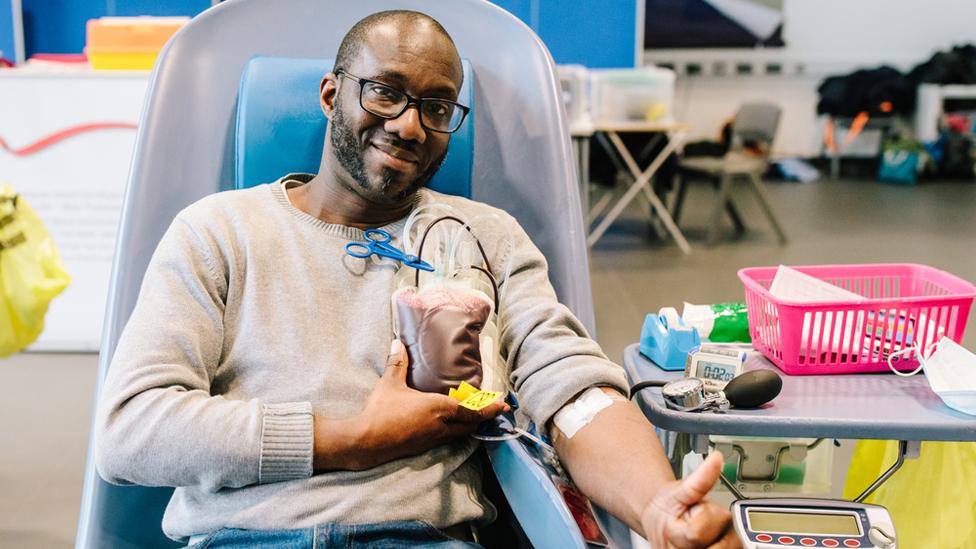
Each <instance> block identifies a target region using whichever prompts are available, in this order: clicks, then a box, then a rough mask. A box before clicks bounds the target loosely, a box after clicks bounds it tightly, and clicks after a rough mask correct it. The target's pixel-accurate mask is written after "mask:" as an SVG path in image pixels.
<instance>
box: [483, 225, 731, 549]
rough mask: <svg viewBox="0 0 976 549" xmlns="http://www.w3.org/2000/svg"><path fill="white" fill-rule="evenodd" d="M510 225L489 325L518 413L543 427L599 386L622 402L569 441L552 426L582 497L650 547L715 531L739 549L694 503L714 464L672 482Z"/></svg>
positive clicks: (726, 526) (615, 369) (614, 371)
mask: <svg viewBox="0 0 976 549" xmlns="http://www.w3.org/2000/svg"><path fill="white" fill-rule="evenodd" d="M509 221H510V225H509V228H508V231H506V235H507V236H508V237H509V238H512V239H513V246H512V247H511V251H510V252H509V254H510V256H509V257H506V258H505V261H502V262H498V263H497V264H498V265H505V264H506V263H508V264H509V265H510V269H511V270H510V275H509V277H508V278H507V279H506V280H504V282H503V283H502V285H501V287H500V297H501V306H500V307H499V311H498V312H499V323H498V325H499V333H500V336H501V338H500V339H501V348H502V351H503V353H504V355H505V357H506V359H507V362H508V365H509V367H510V369H511V381H512V385H513V388H514V389H515V391H516V392H517V393H518V396H519V402H520V404H521V405H522V411H523V412H525V413H526V414H527V415H528V416H529V417H530V418H532V419H533V420H535V422H536V424H537V425H539V426H540V427H542V426H549V425H550V424H551V423H550V420H551V419H552V417H553V416H554V415H555V414H556V412H557V411H558V410H559V409H560V408H562V407H563V406H564V405H565V404H566V403H568V402H572V401H573V400H574V399H575V398H576V397H578V396H579V395H580V394H582V393H583V392H584V391H585V390H586V389H588V388H590V387H593V386H603V387H606V389H605V391H607V392H608V394H616V396H617V397H618V398H620V399H621V401H615V402H614V403H613V404H612V405H611V406H609V407H608V408H605V409H603V410H602V411H601V412H600V413H598V414H597V415H596V416H594V417H593V419H592V421H591V423H590V424H588V425H586V426H585V427H583V428H582V429H580V430H579V431H578V432H576V433H575V435H574V436H573V437H572V438H569V437H566V436H564V435H563V433H561V432H560V431H559V429H552V430H551V432H552V433H553V435H554V438H555V444H556V450H557V453H558V454H559V456H560V459H561V460H562V461H563V463H564V464H565V465H566V468H567V470H568V471H569V473H570V475H571V476H572V477H573V480H574V481H575V482H576V483H577V485H578V486H579V487H580V489H581V490H582V491H583V493H584V494H586V495H587V496H589V497H590V498H591V499H593V501H595V502H596V503H597V504H598V505H600V506H601V507H603V508H605V509H606V510H607V511H609V512H611V513H612V514H613V515H614V516H616V517H618V518H619V519H621V520H622V521H623V522H625V523H626V524H627V525H629V526H630V527H631V528H633V529H634V530H635V531H637V532H640V533H645V534H647V537H648V539H649V540H652V543H654V545H653V546H654V547H655V548H658V547H661V548H664V547H709V546H711V545H712V544H709V543H696V541H695V540H697V539H699V538H707V537H708V535H709V533H710V532H715V535H714V536H712V537H711V538H710V539H715V540H716V541H717V540H720V539H726V540H729V541H722V542H721V543H722V544H719V545H717V546H716V547H726V546H727V547H738V546H739V545H738V543H737V542H735V541H732V540H733V537H734V534H731V533H730V528H731V527H730V517H731V515H730V514H729V512H728V511H727V510H723V509H721V508H719V507H718V506H716V505H714V504H711V503H707V502H706V503H704V504H701V505H696V504H695V503H697V502H699V501H702V500H703V498H704V495H705V494H706V493H707V492H708V490H710V489H711V487H712V486H713V485H714V484H715V481H716V479H717V478H718V472H719V469H720V467H721V463H720V462H716V461H715V459H716V458H712V461H710V462H706V466H704V467H702V468H700V469H699V471H697V472H696V473H695V474H694V475H692V476H690V477H689V478H687V479H684V480H683V481H681V482H677V481H675V479H674V476H673V475H672V473H671V468H670V465H669V463H668V462H667V459H666V457H665V454H664V450H663V448H662V447H661V444H660V442H658V440H657V438H656V436H655V434H654V427H653V426H652V425H651V424H650V423H649V422H648V421H647V420H646V419H645V418H644V416H643V414H641V412H640V411H639V410H638V409H637V407H636V406H634V405H633V404H632V403H630V402H626V401H623V397H622V396H621V395H620V392H623V391H626V388H627V379H626V376H625V375H624V372H623V369H622V368H621V367H620V366H618V365H616V364H614V363H612V362H610V361H609V360H608V359H607V357H606V355H604V354H603V352H602V350H601V349H600V347H599V345H597V343H596V342H595V341H593V340H592V339H591V338H590V337H589V334H588V333H587V332H586V329H585V328H584V327H583V325H582V323H581V322H580V321H579V320H578V319H577V318H576V317H575V316H574V315H573V314H572V312H571V311H570V310H569V309H568V308H567V307H565V306H564V305H562V304H561V303H559V301H558V300H557V298H556V294H555V291H554V290H553V288H552V284H551V283H550V281H549V274H548V264H547V262H546V260H545V257H544V256H543V255H542V253H541V252H540V251H539V250H538V249H537V248H536V247H535V245H534V244H533V243H532V241H531V240H530V239H529V237H528V235H526V234H525V231H524V230H523V229H522V227H521V226H519V225H518V223H517V222H516V221H515V220H514V219H512V218H510V219H509ZM579 268H581V269H585V268H587V266H586V265H580V266H579ZM665 536H667V537H665ZM665 539H669V540H674V543H671V544H669V543H668V542H665V541H664V540H665ZM655 540H656V541H655ZM723 544H727V545H723Z"/></svg>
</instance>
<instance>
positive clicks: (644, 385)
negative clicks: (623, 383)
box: [628, 380, 668, 399]
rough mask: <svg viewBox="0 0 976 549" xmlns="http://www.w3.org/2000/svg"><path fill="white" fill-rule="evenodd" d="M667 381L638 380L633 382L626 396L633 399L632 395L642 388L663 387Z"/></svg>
mask: <svg viewBox="0 0 976 549" xmlns="http://www.w3.org/2000/svg"><path fill="white" fill-rule="evenodd" d="M667 383H668V382H667V381H660V380H654V381H639V382H637V383H635V384H634V385H633V387H631V388H630V395H629V396H628V398H629V399H633V398H634V395H636V394H637V391H640V390H642V389H647V388H648V387H664V386H665V385H667Z"/></svg>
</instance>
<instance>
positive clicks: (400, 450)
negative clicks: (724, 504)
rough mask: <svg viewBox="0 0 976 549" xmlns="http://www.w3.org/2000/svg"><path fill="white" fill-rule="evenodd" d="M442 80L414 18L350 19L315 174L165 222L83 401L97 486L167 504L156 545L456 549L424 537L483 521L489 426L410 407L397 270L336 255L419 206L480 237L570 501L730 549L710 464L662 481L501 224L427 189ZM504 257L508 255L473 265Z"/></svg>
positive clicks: (451, 110)
mask: <svg viewBox="0 0 976 549" xmlns="http://www.w3.org/2000/svg"><path fill="white" fill-rule="evenodd" d="M461 79H462V72H461V65H460V60H459V57H458V54H457V51H456V49H455V47H454V44H453V42H452V41H451V39H450V37H449V36H448V35H447V33H446V32H445V31H444V29H443V28H442V27H441V26H440V25H439V24H437V22H436V21H434V20H433V19H431V18H429V17H427V16H425V15H422V14H419V13H415V12H402V11H397V12H383V13H379V14H375V15H372V16H370V17H367V18H366V19H364V20H362V21H360V22H359V23H357V24H356V25H355V26H354V27H353V29H352V30H350V32H349V33H348V34H347V36H346V37H345V39H344V40H343V42H342V45H341V46H340V50H339V52H338V55H337V58H336V67H335V69H334V71H333V72H331V73H329V74H327V75H325V77H324V78H323V80H322V84H321V89H320V92H321V93H320V97H321V106H322V110H323V112H324V113H325V116H327V117H328V118H329V119H330V123H329V125H328V130H327V133H326V138H325V143H324V146H323V155H322V162H321V166H320V169H319V173H318V174H317V175H314V176H312V175H304V174H294V175H290V176H286V177H283V178H282V179H281V180H279V181H277V182H274V183H269V184H266V185H260V186H257V187H254V188H251V189H247V190H241V191H232V192H225V193H219V194H216V195H212V196H210V197H207V198H205V199H203V200H201V201H199V202H197V203H196V204H193V205H191V206H189V207H188V208H186V209H185V210H183V211H182V212H181V213H180V214H179V215H178V216H177V217H176V219H175V220H174V221H173V223H172V225H171V226H170V228H169V230H168V231H167V233H166V235H165V236H164V237H163V239H162V240H161V242H160V243H159V246H158V248H157V250H156V252H155V254H154V256H153V259H152V261H151V263H150V265H149V268H148V270H147V272H146V275H145V279H144V281H143V286H142V290H141V293H140V296H139V300H138V303H137V305H136V307H135V310H134V311H133V313H132V316H131V318H130V320H129V322H128V324H127V326H126V328H125V330H124V332H123V334H122V336H121V338H120V340H119V344H118V347H117V349H116V352H115V356H114V359H113V362H112V365H111V368H110V369H109V372H108V377H107V378H106V380H105V383H104V386H103V388H102V393H101V398H100V402H99V406H98V419H97V423H96V437H97V442H96V463H97V466H98V470H99V472H100V474H101V475H102V476H103V477H104V478H105V479H107V480H109V481H110V482H116V483H120V484H125V483H132V484H141V485H146V486H174V487H176V490H175V493H174V495H173V498H172V500H171V501H170V504H169V506H168V508H167V510H166V514H165V517H164V519H163V529H164V531H165V532H166V534H167V535H168V536H170V537H171V538H173V539H176V540H182V541H190V542H191V543H194V544H197V545H196V546H198V547H204V546H221V547H233V546H240V547H245V546H257V545H259V544H261V543H268V544H271V545H274V544H279V545H281V544H285V543H299V542H300V543H306V545H295V546H308V547H312V546H313V545H316V544H319V546H322V545H323V544H324V545H328V544H343V546H345V545H346V544H353V545H354V544H357V543H361V544H367V545H372V546H379V545H381V544H382V543H387V544H389V545H391V546H403V545H408V544H414V545H424V546H439V547H448V546H452V545H451V544H459V543H461V542H460V541H458V540H456V539H453V538H450V537H447V536H445V535H443V533H442V532H443V531H447V532H449V533H451V534H452V535H454V536H455V537H457V538H466V537H467V536H466V535H465V532H467V531H470V530H467V529H466V528H459V526H462V527H466V526H467V525H469V524H472V523H484V522H487V521H490V520H491V519H492V518H493V517H494V513H495V511H494V508H493V507H492V505H491V503H490V502H488V501H487V500H486V499H485V498H484V497H483V495H482V494H481V470H480V467H479V465H478V464H477V463H476V462H475V460H474V459H473V458H472V455H473V452H474V450H475V449H476V447H477V446H476V445H477V442H476V441H475V440H473V439H472V438H471V437H469V436H468V435H469V434H471V433H472V432H473V431H474V430H475V429H476V428H477V427H478V425H479V424H480V423H481V422H483V421H486V420H489V419H491V418H493V417H494V416H496V415H497V414H499V413H502V412H503V411H505V410H507V406H506V405H505V404H504V403H501V402H498V403H495V404H492V405H490V406H488V407H487V408H484V409H482V410H480V411H478V412H474V411H471V410H468V409H466V408H463V407H460V406H459V405H458V403H457V402H456V401H455V400H453V399H451V398H449V397H447V396H445V395H438V394H431V393H422V392H419V391H415V390H413V389H410V388H409V387H407V384H406V372H407V368H408V364H407V358H406V353H405V351H404V348H403V346H402V345H401V344H400V343H399V342H398V341H393V344H392V346H391V338H392V335H391V334H392V313H391V307H390V296H391V294H392V292H393V291H394V290H395V289H396V287H397V284H398V280H399V279H398V273H401V272H402V271H405V270H406V268H405V267H402V266H401V265H400V264H398V263H396V262H394V261H391V260H370V259H367V260H363V259H356V258H353V257H350V256H349V255H347V254H345V251H344V245H345V244H346V243H348V242H350V241H360V240H362V239H363V231H364V230H365V229H368V228H377V227H382V228H384V229H386V230H387V231H388V232H390V233H391V234H393V235H399V234H400V232H401V230H402V228H403V224H404V219H405V217H406V216H407V215H408V214H409V213H410V212H411V211H412V210H413V209H414V208H417V207H419V206H421V205H424V204H430V203H435V202H436V203H441V204H447V205H450V206H451V207H453V208H455V209H456V210H457V211H459V212H461V213H462V214H463V215H464V216H465V217H466V218H467V219H471V220H474V219H481V220H486V219H489V218H490V219H492V221H482V222H481V223H480V224H477V225H476V226H474V227H472V229H473V231H474V232H475V234H476V235H477V236H478V237H479V238H480V239H481V241H482V242H484V243H486V244H488V246H487V248H488V250H487V252H488V255H489V256H490V259H491V260H492V263H493V264H494V265H505V264H509V263H510V264H511V265H512V269H511V274H510V276H509V277H508V278H507V279H505V281H504V283H503V288H502V291H501V303H500V306H499V308H498V315H499V316H498V324H499V333H500V336H499V339H500V342H499V343H500V347H501V350H502V355H503V356H504V357H505V359H506V361H507V364H508V368H509V371H510V375H509V377H510V381H511V384H512V386H513V388H514V389H515V390H516V392H517V393H518V395H519V398H520V401H521V403H522V406H523V410H524V411H525V412H526V414H527V415H528V416H529V417H530V418H532V419H533V420H534V421H535V422H536V424H537V425H540V426H545V427H546V428H548V429H549V432H550V433H551V435H552V438H553V440H554V445H555V447H556V450H557V452H558V454H559V456H560V458H561V460H562V461H563V463H564V465H565V466H566V468H567V470H568V472H569V474H570V475H571V476H572V477H573V479H574V480H575V482H576V484H577V485H578V486H579V487H580V489H581V490H582V491H583V492H584V493H586V494H587V495H588V496H589V497H590V498H591V499H593V500H594V501H595V502H596V503H598V504H599V505H601V506H603V507H604V508H606V509H607V510H609V511H610V512H611V513H613V514H614V515H615V516H617V517H619V518H620V519H621V520H623V521H624V522H625V523H627V524H628V525H629V526H631V527H632V528H633V529H634V530H636V531H638V532H640V533H642V534H644V536H645V537H647V538H648V540H650V542H651V543H652V545H653V546H654V547H738V546H739V545H738V541H736V539H735V535H734V533H733V532H732V529H731V526H730V516H729V513H728V511H727V510H725V509H722V508H721V507H719V506H717V505H715V504H714V503H711V502H710V501H708V500H707V499H706V498H705V495H706V493H707V492H708V490H709V489H710V488H711V486H712V485H714V483H715V481H716V479H717V476H718V471H719V468H720V466H721V462H720V460H717V459H709V460H708V461H707V462H706V464H705V465H704V466H703V467H701V468H700V469H699V470H698V471H696V472H695V474H693V475H692V476H691V477H689V478H687V479H684V480H682V481H676V480H675V479H674V477H673V476H672V474H671V471H670V467H669V465H668V463H667V460H666V459H665V457H664V453H663V451H662V448H661V445H660V443H659V442H658V441H657V439H656V437H655V435H654V431H653V428H652V426H651V425H650V424H648V423H647V421H646V420H645V419H644V417H643V416H642V414H641V413H640V412H639V411H638V410H637V409H636V408H635V407H634V406H633V405H631V404H630V403H628V402H626V399H624V398H623V397H622V396H621V393H626V380H625V377H624V374H623V372H622V370H621V368H620V367H619V366H617V365H615V364H613V363H611V362H610V361H608V360H607V358H606V357H605V356H604V354H603V353H602V351H601V350H600V349H599V347H598V346H597V344H596V343H595V342H594V341H592V340H591V339H590V338H589V337H588V336H587V334H586V332H585V330H584V328H583V327H582V325H581V324H580V323H579V321H578V320H577V319H576V318H574V317H573V315H572V314H571V312H570V311H569V310H568V309H567V308H566V307H564V306H563V305H561V304H559V303H558V302H557V300H556V297H555V293H554V292H553V289H552V287H551V285H550V283H549V280H548V275H547V265H546V261H545V258H544V257H543V256H542V254H541V253H540V252H539V250H538V249H537V248H536V247H535V246H534V245H533V244H532V242H531V241H530V239H529V238H528V236H527V235H526V234H525V232H524V231H523V230H522V228H521V227H520V226H519V225H518V223H517V222H516V221H515V220H514V218H512V217H511V216H509V215H507V214H505V213H504V212H501V211H499V210H496V209H494V208H491V207H489V206H487V205H484V204H480V203H477V202H473V201H470V200H467V199H463V198H458V197H452V196H446V195H441V194H439V193H435V192H433V191H430V190H427V189H424V188H423V185H424V183H426V182H427V181H428V180H429V179H430V178H431V177H432V176H433V174H434V173H435V172H436V171H437V169H438V168H439V167H440V164H441V161H442V160H443V158H444V156H445V154H446V152H447V144H448V139H449V136H450V132H451V131H452V129H454V125H455V123H456V122H458V120H459V117H463V111H464V110H465V109H464V108H463V107H462V106H457V105H456V104H454V103H453V102H454V100H455V99H456V98H457V95H458V91H459V89H460V86H461ZM414 98H423V99H414ZM486 213H491V214H493V215H491V216H486V215H484V214H486ZM504 240H511V241H512V242H513V245H512V246H510V247H501V246H492V243H497V242H501V241H504ZM393 243H394V244H397V242H396V241H394V242H393ZM495 248H498V249H495ZM496 274H497V273H496ZM591 387H602V390H603V392H605V393H606V394H607V395H610V396H611V397H612V399H613V403H612V404H611V405H610V406H609V407H607V408H605V409H603V410H602V411H601V412H599V413H598V414H596V416H594V417H593V418H592V420H591V421H590V423H589V424H587V425H585V426H584V427H583V428H582V429H580V430H579V431H578V432H576V433H575V434H574V435H572V436H567V435H566V434H564V433H562V432H561V430H560V429H559V428H557V427H554V426H553V423H552V421H551V420H552V418H553V416H554V415H555V414H556V412H557V411H559V410H560V409H561V408H563V407H564V406H566V405H567V404H570V403H572V402H573V401H574V399H576V398H577V397H578V396H579V395H580V394H581V393H583V392H584V391H585V390H587V389H588V388H591ZM438 529H440V530H438ZM300 540H304V541H300ZM235 544H236V545H235ZM289 546H291V545H289Z"/></svg>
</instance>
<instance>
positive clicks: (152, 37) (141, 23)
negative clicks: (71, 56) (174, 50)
mask: <svg viewBox="0 0 976 549" xmlns="http://www.w3.org/2000/svg"><path fill="white" fill-rule="evenodd" d="M189 21H190V18H189V17H102V18H100V19H89V20H88V25H87V33H86V44H85V53H86V54H87V55H88V61H89V62H90V63H91V66H92V68H93V69H96V70H150V69H152V68H153V64H154V63H155V62H156V57H157V56H158V55H159V52H160V50H162V49H163V46H164V45H166V42H167V41H168V40H169V39H170V37H171V36H173V34H175V33H176V31H178V30H180V28H181V27H182V26H183V25H185V24H186V23H188V22H189Z"/></svg>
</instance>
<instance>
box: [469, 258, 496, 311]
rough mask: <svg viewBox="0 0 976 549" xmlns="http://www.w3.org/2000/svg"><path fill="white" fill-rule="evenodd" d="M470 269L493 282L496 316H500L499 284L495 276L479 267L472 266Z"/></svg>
mask: <svg viewBox="0 0 976 549" xmlns="http://www.w3.org/2000/svg"><path fill="white" fill-rule="evenodd" d="M469 268H471V269H475V270H478V271H481V272H483V273H485V276H487V277H488V281H489V282H491V291H492V292H493V293H494V294H495V314H498V282H497V281H496V280H495V275H493V274H491V271H489V270H488V269H485V268H484V267H479V266H477V265H471V266H470V267H469Z"/></svg>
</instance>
